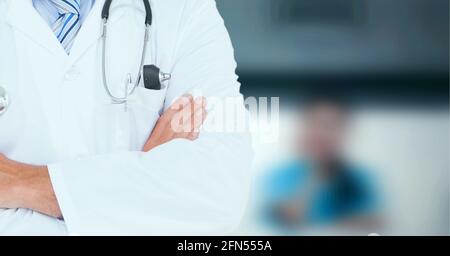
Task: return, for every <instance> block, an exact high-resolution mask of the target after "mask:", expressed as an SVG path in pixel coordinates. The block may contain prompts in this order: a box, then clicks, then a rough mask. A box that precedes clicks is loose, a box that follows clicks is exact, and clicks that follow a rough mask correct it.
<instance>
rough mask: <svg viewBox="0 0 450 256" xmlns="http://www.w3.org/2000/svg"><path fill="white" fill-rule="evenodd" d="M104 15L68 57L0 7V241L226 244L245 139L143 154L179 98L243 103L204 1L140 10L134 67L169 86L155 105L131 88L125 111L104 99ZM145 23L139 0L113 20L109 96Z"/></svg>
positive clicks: (241, 180) (20, 16) (2, 2)
mask: <svg viewBox="0 0 450 256" xmlns="http://www.w3.org/2000/svg"><path fill="white" fill-rule="evenodd" d="M103 3H104V1H103V0H96V1H95V3H94V6H93V7H92V10H91V11H90V13H89V15H88V16H87V17H86V19H85V21H84V22H83V25H82V27H81V30H80V31H79V33H78V35H77V37H76V39H75V41H74V43H73V46H72V48H71V51H70V54H67V53H66V51H65V50H64V48H63V47H62V45H61V43H60V42H59V41H58V40H57V38H56V36H55V34H54V33H53V31H52V29H51V28H50V27H49V25H48V24H47V23H46V22H45V21H44V19H42V17H41V16H40V15H39V13H38V12H37V11H36V9H35V8H34V7H33V5H32V1H31V0H0V86H1V87H3V88H4V89H5V90H6V92H7V93H8V95H9V98H10V102H11V104H10V106H9V108H8V110H7V111H6V112H5V113H4V114H2V115H1V116H0V154H1V156H0V235H68V234H69V235H70V234H75V235H173V234H175V235H198V234H200V235H202V234H226V233H227V232H229V231H231V230H233V228H235V227H236V226H237V224H238V223H239V221H240V218H241V216H242V214H243V211H244V208H245V205H246V200H247V192H248V174H249V169H250V165H251V160H252V153H251V146H250V140H249V137H248V135H247V134H246V133H241V132H214V131H208V132H200V137H199V138H198V139H196V140H192V139H186V138H174V139H171V140H168V141H167V142H166V143H160V144H159V145H157V146H156V147H152V148H151V150H150V151H148V152H143V151H142V148H143V146H144V144H145V143H146V142H148V140H149V138H150V139H151V135H152V131H153V132H154V128H155V125H156V124H157V123H158V122H159V121H160V120H161V118H160V117H161V115H164V113H167V111H170V106H171V104H172V103H173V102H174V100H175V99H177V98H178V97H180V96H181V95H184V94H186V93H190V92H192V91H199V92H201V93H202V94H203V96H205V97H212V96H214V97H219V98H223V99H224V98H230V97H234V98H238V99H240V100H241V101H243V100H242V96H241V95H240V93H239V83H238V82H237V76H236V75H235V68H236V63H235V60H234V57H233V48H232V45H231V43H230V39H229V36H228V33H227V31H226V29H225V26H224V22H223V20H222V18H221V17H220V14H219V13H218V11H217V8H216V5H215V1H213V0H150V3H151V6H152V9H153V26H152V28H151V37H150V41H149V49H150V50H149V51H148V52H147V55H146V64H155V65H158V66H160V68H161V70H163V71H165V72H170V73H171V74H172V79H171V80H170V82H169V83H167V84H166V85H165V87H164V88H163V89H162V90H160V91H152V90H148V89H145V88H142V87H140V88H138V89H137V90H136V92H135V93H134V94H133V95H132V96H130V100H129V102H128V104H127V111H125V110H124V109H125V107H124V106H123V105H113V104H111V100H110V98H109V97H108V96H107V95H106V93H105V91H104V90H103V85H102V79H101V74H102V72H101V67H102V65H101V49H102V48H101V39H100V38H101V31H102V30H101V28H102V23H101V9H102V6H103ZM144 14H145V13H144V7H143V5H142V1H141V0H115V1H113V4H112V6H111V16H110V22H109V24H110V27H109V30H108V32H109V38H108V46H107V72H108V74H107V76H108V81H109V83H110V84H111V87H113V88H112V90H113V91H114V92H115V93H120V92H123V91H124V89H123V88H122V87H121V86H123V85H124V81H125V80H126V77H127V74H128V73H130V74H134V73H136V70H137V69H138V68H139V59H140V55H141V50H142V44H143V34H144ZM241 108H242V109H243V108H244V106H243V104H242V106H241ZM218 109H221V110H223V108H218ZM216 112H217V111H216ZM216 112H215V111H214V110H213V111H211V112H210V113H209V115H208V119H209V118H211V117H212V116H214V115H220V113H216ZM207 121H208V120H207ZM227 121H230V120H227ZM157 144H158V143H157Z"/></svg>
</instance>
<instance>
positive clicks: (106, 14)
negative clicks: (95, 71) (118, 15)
mask: <svg viewBox="0 0 450 256" xmlns="http://www.w3.org/2000/svg"><path fill="white" fill-rule="evenodd" d="M143 2H144V7H145V12H146V18H145V34H144V46H143V48H142V55H141V62H140V65H139V70H138V72H137V74H136V76H135V79H134V80H131V82H132V83H133V86H132V87H131V89H129V88H128V85H129V83H127V84H126V87H125V96H124V97H117V96H115V95H114V94H113V93H112V92H111V90H110V86H109V84H108V78H107V75H106V74H107V68H106V46H107V37H108V20H109V10H110V8H111V4H112V0H106V1H105V4H104V6H103V10H102V20H103V32H102V80H103V87H104V89H105V92H106V94H107V95H108V96H109V97H110V98H111V100H112V103H113V104H124V103H126V102H127V101H128V97H129V95H132V94H133V93H134V91H135V90H136V88H137V87H138V86H139V83H140V81H141V77H142V74H141V72H142V69H143V68H144V65H145V56H146V55H147V45H148V42H149V40H150V27H151V24H152V9H151V6H150V3H149V1H148V0H143ZM127 82H129V81H127Z"/></svg>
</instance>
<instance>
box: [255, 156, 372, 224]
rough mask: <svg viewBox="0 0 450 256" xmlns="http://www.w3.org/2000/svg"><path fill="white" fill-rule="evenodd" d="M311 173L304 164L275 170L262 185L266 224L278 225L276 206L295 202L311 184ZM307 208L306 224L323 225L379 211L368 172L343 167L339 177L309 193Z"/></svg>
mask: <svg viewBox="0 0 450 256" xmlns="http://www.w3.org/2000/svg"><path fill="white" fill-rule="evenodd" d="M311 174H312V170H311V168H309V167H308V164H307V163H306V162H304V161H292V162H290V163H287V164H285V165H283V166H282V167H280V168H277V169H275V171H274V172H273V174H272V175H270V177H267V179H265V181H264V185H263V201H264V202H265V203H264V209H263V211H264V216H265V220H266V221H267V220H268V221H269V222H270V223H271V224H277V223H278V224H281V222H280V221H279V219H277V217H276V216H274V215H273V214H272V213H273V210H274V207H275V206H276V205H277V203H281V202H285V201H286V200H287V199H290V198H295V195H296V194H298V193H299V192H298V191H299V189H300V191H301V188H302V187H304V186H305V184H306V183H307V182H308V181H311ZM309 202H310V205H309V206H308V208H307V210H306V213H304V214H305V215H304V220H303V221H304V222H306V224H326V223H332V222H334V221H339V220H342V219H345V218H349V217H352V216H355V215H364V214H369V213H373V212H374V211H376V210H377V209H378V207H379V201H378V198H377V193H376V192H375V189H374V186H373V180H372V179H371V178H370V177H369V176H368V175H367V172H365V171H364V170H360V169H358V168H355V167H351V166H345V167H343V168H342V169H341V170H340V172H339V175H337V177H335V178H334V179H332V180H330V181H329V182H326V183H320V185H319V186H318V187H317V189H316V190H315V191H314V192H313V193H312V195H311V200H309Z"/></svg>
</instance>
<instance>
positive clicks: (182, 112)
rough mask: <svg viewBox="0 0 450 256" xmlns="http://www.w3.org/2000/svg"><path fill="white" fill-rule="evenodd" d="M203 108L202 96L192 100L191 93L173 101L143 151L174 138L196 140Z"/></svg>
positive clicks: (203, 117)
mask: <svg viewBox="0 0 450 256" xmlns="http://www.w3.org/2000/svg"><path fill="white" fill-rule="evenodd" d="M205 108H206V99H205V98H203V97H199V98H196V99H195V100H194V98H193V97H192V96H191V95H186V96H183V97H181V98H180V99H178V100H177V101H175V103H174V104H173V105H172V106H171V107H170V108H169V109H168V110H167V111H166V112H165V113H164V114H163V115H162V116H161V117H160V118H159V120H158V122H157V123H156V126H155V128H154V129H153V132H152V134H151V135H150V138H149V139H148V140H147V143H146V144H145V146H144V149H143V151H144V152H148V151H150V150H152V149H153V148H155V147H157V146H159V145H162V144H165V143H167V142H169V141H171V140H174V139H187V140H192V141H193V140H196V139H197V138H198V136H199V129H200V127H201V126H202V124H203V123H204V121H205V119H206V116H207V112H206V109H205Z"/></svg>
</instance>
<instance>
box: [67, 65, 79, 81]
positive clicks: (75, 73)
mask: <svg viewBox="0 0 450 256" xmlns="http://www.w3.org/2000/svg"><path fill="white" fill-rule="evenodd" d="M79 75H80V71H79V70H78V69H77V68H76V67H72V68H71V69H69V71H67V73H66V75H65V78H66V80H69V81H71V80H74V79H76V78H77V77H78V76H79Z"/></svg>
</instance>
